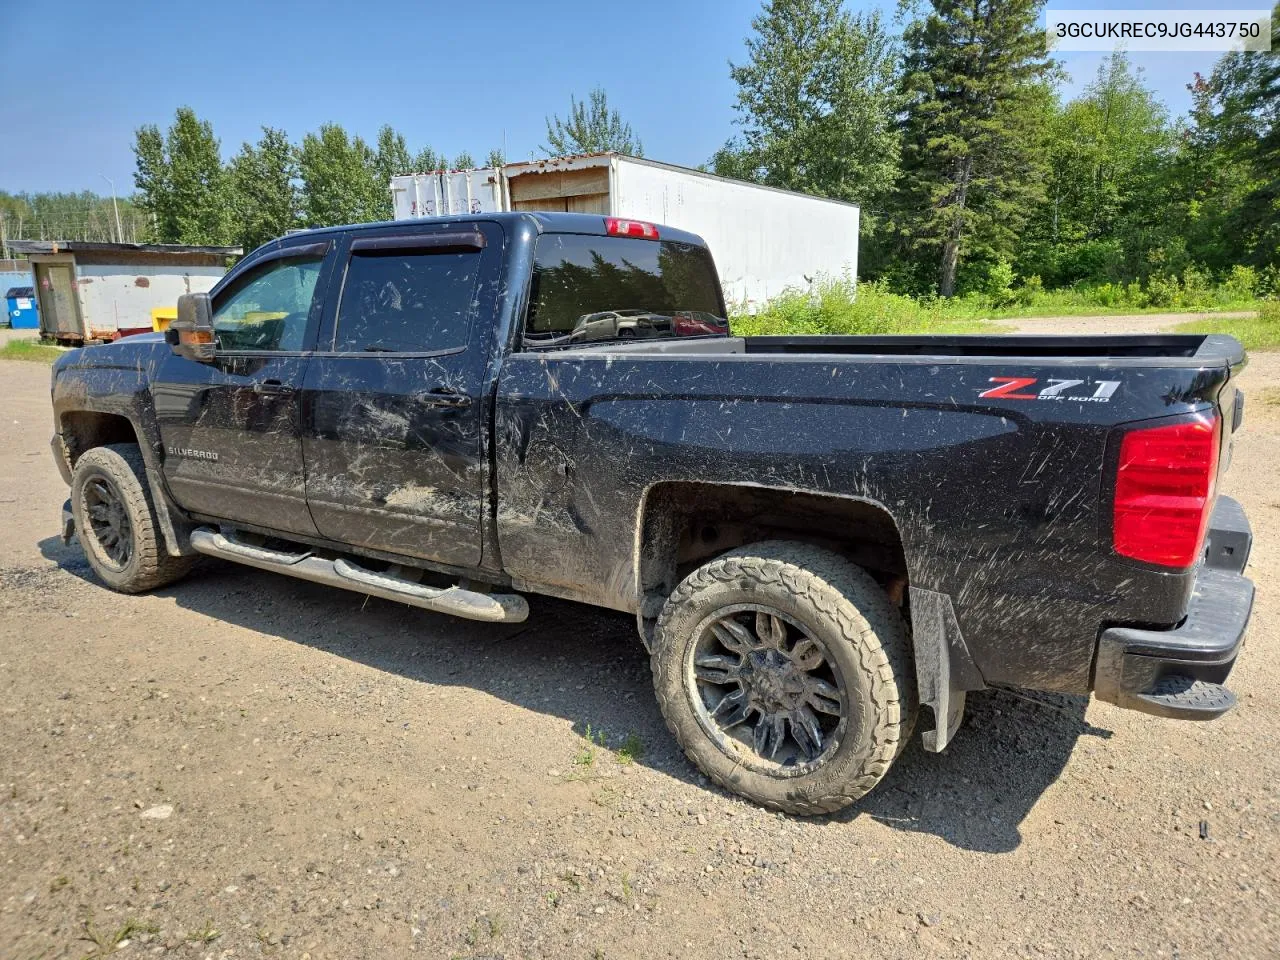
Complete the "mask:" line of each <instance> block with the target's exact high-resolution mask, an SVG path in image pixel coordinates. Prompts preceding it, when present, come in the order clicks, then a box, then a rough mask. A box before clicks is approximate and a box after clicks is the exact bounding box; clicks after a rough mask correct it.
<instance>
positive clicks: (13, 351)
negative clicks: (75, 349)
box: [0, 340, 65, 363]
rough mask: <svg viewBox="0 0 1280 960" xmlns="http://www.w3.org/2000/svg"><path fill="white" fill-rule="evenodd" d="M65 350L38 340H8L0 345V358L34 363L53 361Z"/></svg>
mask: <svg viewBox="0 0 1280 960" xmlns="http://www.w3.org/2000/svg"><path fill="white" fill-rule="evenodd" d="M64 352H65V351H64V350H62V349H61V348H60V347H53V346H50V345H49V344H47V343H41V342H40V341H38V340H10V341H9V342H8V343H6V344H5V345H4V346H3V347H0V360H30V361H32V362H34V363H53V361H55V360H57V359H58V358H59V357H60V356H62V354H63V353H64Z"/></svg>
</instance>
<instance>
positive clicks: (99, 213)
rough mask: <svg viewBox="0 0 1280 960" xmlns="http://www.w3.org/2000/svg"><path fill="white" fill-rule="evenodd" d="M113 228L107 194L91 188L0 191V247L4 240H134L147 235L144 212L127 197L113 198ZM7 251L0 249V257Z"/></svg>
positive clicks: (128, 241) (127, 241) (132, 241)
mask: <svg viewBox="0 0 1280 960" xmlns="http://www.w3.org/2000/svg"><path fill="white" fill-rule="evenodd" d="M116 206H117V208H118V209H119V212H120V228H119V230H118V231H117V229H116V220H115V211H114V210H113V209H112V202H111V197H101V196H98V194H96V193H94V192H93V191H91V190H83V191H81V192H79V193H6V192H4V191H0V248H2V247H3V246H4V241H6V240H96V241H103V242H111V241H119V240H122V239H123V240H124V242H126V243H136V242H137V241H138V240H140V239H142V238H143V237H145V236H146V235H147V232H148V224H147V217H146V214H144V213H143V211H142V210H141V209H139V208H138V206H137V205H136V204H134V203H133V202H132V201H131V200H129V199H128V198H126V197H121V198H119V199H118V200H117V201H116ZM7 256H8V251H7V250H4V249H0V258H5V257H7Z"/></svg>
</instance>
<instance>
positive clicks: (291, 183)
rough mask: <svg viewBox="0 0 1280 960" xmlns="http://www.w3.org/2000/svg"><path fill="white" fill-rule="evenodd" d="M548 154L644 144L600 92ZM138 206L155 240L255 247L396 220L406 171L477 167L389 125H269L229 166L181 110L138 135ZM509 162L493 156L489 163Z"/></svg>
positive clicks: (563, 125) (558, 130)
mask: <svg viewBox="0 0 1280 960" xmlns="http://www.w3.org/2000/svg"><path fill="white" fill-rule="evenodd" d="M547 142H548V146H545V147H543V148H542V149H543V151H544V152H545V153H546V154H547V155H548V156H554V155H557V154H562V153H587V152H591V151H595V150H604V149H621V150H624V151H625V152H627V153H631V154H635V155H640V153H641V149H642V148H641V145H640V141H639V138H637V137H635V135H634V134H633V133H632V131H631V127H630V125H629V124H627V123H625V122H624V121H623V120H622V118H621V117H620V116H619V114H618V112H617V111H616V110H610V109H609V106H608V103H607V100H606V97H605V93H604V91H603V90H599V89H597V90H593V91H592V92H591V94H590V96H589V97H588V99H587V100H585V101H582V102H579V101H578V100H577V99H576V98H572V99H571V101H570V110H569V114H568V117H567V118H566V119H563V120H562V119H560V118H559V117H553V118H548V119H547ZM134 154H135V159H136V164H137V172H136V174H135V176H134V180H135V185H136V187H137V191H138V192H137V195H136V200H137V203H138V206H139V208H140V209H141V210H142V211H143V213H144V214H145V215H147V216H149V217H150V230H149V235H150V236H151V237H153V238H154V239H156V240H158V241H161V242H166V243H197V244H199V243H204V244H209V243H235V244H238V245H240V246H242V247H244V248H245V249H246V250H250V249H252V248H254V247H256V246H258V245H259V244H261V243H264V242H266V241H267V240H270V239H271V238H273V237H278V236H280V235H281V234H283V233H284V232H285V231H287V230H291V229H294V228H297V227H321V226H332V225H334V224H339V223H361V222H368V221H373V220H389V219H391V217H392V215H393V212H394V211H393V208H392V200H391V192H390V187H389V185H390V182H391V178H392V177H394V176H397V175H400V174H406V173H413V172H423V171H432V170H439V169H467V168H470V167H475V166H476V161H475V159H474V158H473V157H472V155H471V154H469V153H466V152H463V153H460V154H457V155H456V156H454V157H453V158H452V159H450V158H449V157H448V156H446V155H445V154H443V153H436V152H435V151H434V150H432V149H431V147H429V146H424V147H422V148H421V149H419V150H418V151H417V152H416V153H412V154H411V153H410V152H409V149H408V146H407V143H406V141H405V138H404V135H403V134H401V133H398V132H397V131H396V130H394V129H393V128H392V127H390V126H383V127H382V128H381V129H380V130H379V131H378V136H377V139H376V141H375V142H374V143H372V144H369V143H366V142H365V141H364V140H363V139H362V138H361V137H359V136H354V135H351V134H348V133H347V131H346V130H344V129H343V128H342V127H341V126H339V125H338V124H332V123H330V124H325V125H323V126H321V127H320V129H319V130H318V131H316V132H314V133H308V134H306V136H304V137H303V138H302V142H301V143H298V144H295V143H292V142H291V141H290V140H289V137H288V135H287V134H286V133H285V131H283V130H277V129H274V128H271V127H263V128H262V136H261V138H260V139H259V140H258V142H257V143H245V144H243V145H242V146H241V148H240V151H239V152H238V153H237V154H235V156H233V157H232V158H231V161H230V162H229V163H227V164H224V163H223V162H222V159H221V145H220V143H219V141H218V139H217V137H216V136H214V132H213V127H212V126H211V125H210V124H209V122H208V121H207V120H201V119H200V118H199V117H197V116H196V114H195V112H194V111H193V110H191V109H190V108H189V107H182V108H180V109H179V110H178V111H177V113H176V115H175V117H174V121H173V123H172V125H171V126H170V127H169V128H168V130H167V131H164V132H162V131H161V130H160V129H159V127H156V126H154V125H151V126H144V127H142V128H141V129H139V130H138V131H137V134H136V139H135V144H134ZM505 162H506V160H505V158H504V157H503V153H502V151H501V150H491V151H489V153H488V155H487V156H486V157H485V158H484V165H485V166H491V167H492V166H501V165H502V164H504V163H505Z"/></svg>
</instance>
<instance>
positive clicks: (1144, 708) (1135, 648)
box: [1094, 497, 1253, 720]
mask: <svg viewBox="0 0 1280 960" xmlns="http://www.w3.org/2000/svg"><path fill="white" fill-rule="evenodd" d="M1252 542H1253V533H1252V531H1251V530H1250V528H1249V520H1248V518H1247V517H1246V516H1245V514H1244V510H1243V509H1242V508H1241V506H1240V504H1239V503H1237V502H1236V501H1235V500H1232V499H1231V498H1230V497H1219V498H1218V502H1217V505H1216V506H1215V507H1214V511H1213V516H1212V518H1211V520H1210V524H1209V536H1208V538H1207V546H1206V551H1205V560H1204V564H1203V565H1202V566H1201V568H1200V571H1199V573H1198V574H1197V576H1196V583H1195V587H1194V589H1193V590H1192V594H1191V603H1190V605H1189V607H1188V609H1187V616H1186V619H1184V620H1183V621H1182V623H1180V624H1179V625H1178V626H1176V627H1173V628H1172V629H1168V630H1144V629H1141V628H1138V627H1110V628H1108V629H1106V630H1104V631H1102V636H1101V638H1100V639H1099V641H1098V661H1097V668H1096V670H1095V672H1094V695H1095V696H1097V697H1098V699H1099V700H1106V701H1107V702H1108V703H1114V704H1116V705H1117V706H1120V707H1125V708H1127V709H1130V710H1138V711H1141V712H1142V713H1150V714H1153V715H1155V716H1159V717H1172V718H1175V719H1182V720H1212V719H1215V718H1216V717H1220V716H1222V714H1224V713H1226V712H1227V711H1228V710H1230V709H1231V708H1232V707H1233V706H1235V702H1236V698H1235V695H1234V694H1233V693H1231V691H1229V690H1227V689H1226V688H1225V687H1224V686H1222V684H1223V682H1224V681H1225V680H1226V679H1227V675H1228V674H1229V673H1230V672H1231V668H1232V666H1234V664H1235V662H1236V657H1237V656H1238V655H1239V653H1240V647H1241V646H1242V645H1243V644H1244V638H1245V631H1246V629H1247V628H1248V625H1249V616H1250V614H1252V612H1253V582H1252V581H1251V580H1249V579H1248V578H1246V577H1245V576H1244V575H1243V573H1242V571H1243V570H1244V566H1245V564H1246V563H1247V562H1248V559H1249V548H1250V546H1251V545H1252Z"/></svg>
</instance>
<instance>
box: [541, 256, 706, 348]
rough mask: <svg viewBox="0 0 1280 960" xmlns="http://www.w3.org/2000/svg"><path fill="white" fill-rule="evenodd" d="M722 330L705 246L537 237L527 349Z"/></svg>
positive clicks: (703, 334)
mask: <svg viewBox="0 0 1280 960" xmlns="http://www.w3.org/2000/svg"><path fill="white" fill-rule="evenodd" d="M694 317H697V318H700V319H699V320H698V322H693V321H691V319H690V318H694ZM727 332H728V324H727V322H726V321H725V320H724V307H723V304H722V302H721V299H720V283H719V280H718V279H717V277H716V270H715V264H714V263H713V262H712V260H711V253H710V251H708V250H707V248H706V247H701V246H697V245H694V244H689V243H679V242H677V241H673V240H660V241H656V242H655V241H653V240H645V239H641V238H637V237H599V236H586V235H582V234H554V233H552V234H544V235H543V236H541V237H539V238H538V243H537V247H536V248H535V253H534V268H533V286H532V293H531V296H530V301H529V312H528V316H527V317H526V319H525V329H524V341H525V345H526V346H527V347H542V346H563V345H570V344H578V343H596V342H601V341H628V340H648V339H656V338H662V337H676V336H696V335H702V336H705V335H714V334H718V335H724V334H727Z"/></svg>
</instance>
